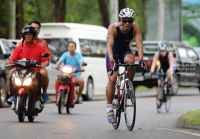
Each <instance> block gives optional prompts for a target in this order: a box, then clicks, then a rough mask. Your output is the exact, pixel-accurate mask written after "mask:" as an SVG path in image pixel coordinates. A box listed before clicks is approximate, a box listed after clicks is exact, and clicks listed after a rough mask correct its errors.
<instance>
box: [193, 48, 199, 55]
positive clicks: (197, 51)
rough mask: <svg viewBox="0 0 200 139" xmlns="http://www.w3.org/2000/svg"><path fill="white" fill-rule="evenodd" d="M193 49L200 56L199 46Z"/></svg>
mask: <svg viewBox="0 0 200 139" xmlns="http://www.w3.org/2000/svg"><path fill="white" fill-rule="evenodd" d="M194 50H195V51H196V53H197V54H198V55H199V57H200V47H194Z"/></svg>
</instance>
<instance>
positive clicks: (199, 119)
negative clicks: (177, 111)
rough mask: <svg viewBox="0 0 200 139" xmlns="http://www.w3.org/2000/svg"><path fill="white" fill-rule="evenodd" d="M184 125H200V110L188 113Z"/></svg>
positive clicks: (184, 117)
mask: <svg viewBox="0 0 200 139" xmlns="http://www.w3.org/2000/svg"><path fill="white" fill-rule="evenodd" d="M183 120H184V123H191V124H200V110H197V111H191V112H188V113H187V114H185V115H184V116H183Z"/></svg>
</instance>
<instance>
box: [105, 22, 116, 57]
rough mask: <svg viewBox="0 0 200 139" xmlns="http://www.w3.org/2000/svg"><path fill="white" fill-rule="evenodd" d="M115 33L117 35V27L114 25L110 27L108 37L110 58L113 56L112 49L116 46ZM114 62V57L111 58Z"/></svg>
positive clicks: (107, 49) (107, 43)
mask: <svg viewBox="0 0 200 139" xmlns="http://www.w3.org/2000/svg"><path fill="white" fill-rule="evenodd" d="M115 33H116V27H115V25H114V24H111V25H110V26H109V27H108V34H107V36H106V46H107V47H106V52H107V53H108V57H109V58H110V56H113V51H112V47H113V45H114V38H115ZM111 59H112V60H114V58H113V57H111V58H110V60H111Z"/></svg>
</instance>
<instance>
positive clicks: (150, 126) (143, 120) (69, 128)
mask: <svg viewBox="0 0 200 139" xmlns="http://www.w3.org/2000/svg"><path fill="white" fill-rule="evenodd" d="M189 94H190V95H189ZM154 95H155V93H154V92H151V91H150V92H148V93H139V94H137V116H136V124H135V127H134V129H133V131H132V132H130V131H128V130H127V128H126V125H125V120H124V116H123V113H122V117H121V118H122V119H121V123H120V126H119V128H118V129H117V130H115V129H113V128H112V125H110V124H109V123H108V122H107V119H106V118H107V117H106V101H105V97H96V98H95V101H90V102H83V103H84V104H82V105H76V106H75V108H74V109H73V110H72V114H62V115H59V114H58V112H57V107H56V106H55V105H54V104H53V103H51V104H46V106H45V108H44V110H43V112H42V113H40V114H39V115H38V117H36V118H35V121H34V122H33V123H29V122H28V119H27V118H26V119H25V122H24V123H19V122H18V118H17V115H16V114H15V113H14V112H13V111H12V110H10V109H9V108H3V109H0V139H18V138H20V139H28V138H29V139H55V138H56V139H125V138H126V139H132V138H134V139H160V138H162V139H173V138H176V139H199V138H200V134H199V133H200V131H196V130H184V129H179V128H176V122H177V119H178V117H179V116H181V115H183V114H184V113H186V112H188V111H192V110H197V109H199V108H200V96H199V93H198V90H197V89H191V90H188V89H187V90H181V91H180V93H179V95H178V96H176V97H173V98H172V105H171V109H170V112H169V113H166V112H165V109H163V111H162V113H160V114H158V113H157V110H156V105H155V97H154Z"/></svg>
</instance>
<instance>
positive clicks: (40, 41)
mask: <svg viewBox="0 0 200 139" xmlns="http://www.w3.org/2000/svg"><path fill="white" fill-rule="evenodd" d="M33 42H34V43H36V44H38V45H41V46H42V47H43V48H44V49H45V50H46V51H47V53H48V54H49V58H51V57H52V53H51V51H50V49H49V46H48V43H47V42H46V41H45V40H43V39H40V38H37V39H35V40H34V41H33ZM19 44H22V41H21V42H20V43H19Z"/></svg>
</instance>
